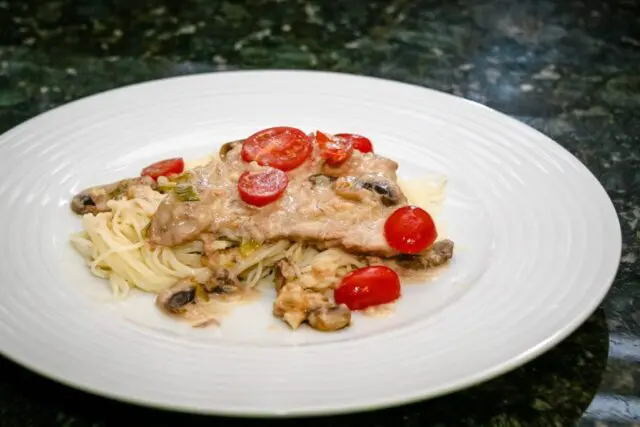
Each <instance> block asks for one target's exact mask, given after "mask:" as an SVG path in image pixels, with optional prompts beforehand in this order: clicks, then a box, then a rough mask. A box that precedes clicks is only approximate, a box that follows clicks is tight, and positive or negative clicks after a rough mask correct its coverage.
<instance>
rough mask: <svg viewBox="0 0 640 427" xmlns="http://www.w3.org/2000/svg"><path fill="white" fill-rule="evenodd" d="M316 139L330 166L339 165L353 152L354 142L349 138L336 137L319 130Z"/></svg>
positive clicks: (323, 156)
mask: <svg viewBox="0 0 640 427" xmlns="http://www.w3.org/2000/svg"><path fill="white" fill-rule="evenodd" d="M316 141H317V142H318V145H319V146H320V153H321V155H322V158H324V159H325V161H326V162H327V164H328V165H329V166H339V165H341V164H342V163H344V162H345V161H346V160H347V159H349V157H351V153H353V144H352V143H351V140H350V139H349V138H335V137H329V136H328V135H326V134H324V133H322V132H320V131H317V132H316Z"/></svg>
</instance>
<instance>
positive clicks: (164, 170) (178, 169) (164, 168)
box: [140, 157, 184, 179]
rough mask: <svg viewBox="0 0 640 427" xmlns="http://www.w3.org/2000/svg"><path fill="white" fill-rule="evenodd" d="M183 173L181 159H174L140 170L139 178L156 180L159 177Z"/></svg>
mask: <svg viewBox="0 0 640 427" xmlns="http://www.w3.org/2000/svg"><path fill="white" fill-rule="evenodd" d="M183 171H184V160H183V159H182V157H176V158H174V159H166V160H161V161H159V162H156V163H154V164H152V165H149V166H147V167H146V168H144V169H142V172H140V176H149V177H151V178H153V179H158V177H161V176H169V175H172V174H174V173H182V172H183Z"/></svg>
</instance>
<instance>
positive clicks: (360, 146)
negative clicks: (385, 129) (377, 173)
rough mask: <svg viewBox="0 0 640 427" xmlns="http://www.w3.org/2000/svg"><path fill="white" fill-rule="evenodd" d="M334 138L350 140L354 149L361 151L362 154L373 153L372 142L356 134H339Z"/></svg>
mask: <svg viewBox="0 0 640 427" xmlns="http://www.w3.org/2000/svg"><path fill="white" fill-rule="evenodd" d="M334 138H343V139H348V140H350V141H351V145H353V148H355V149H356V150H358V151H360V152H361V153H372V152H373V144H371V140H370V139H369V138H367V137H366V136H362V135H356V134H354V133H339V134H337V135H334Z"/></svg>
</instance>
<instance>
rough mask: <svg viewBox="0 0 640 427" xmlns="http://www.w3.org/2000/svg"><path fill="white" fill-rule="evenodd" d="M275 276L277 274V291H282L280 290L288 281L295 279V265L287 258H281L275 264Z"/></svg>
mask: <svg viewBox="0 0 640 427" xmlns="http://www.w3.org/2000/svg"><path fill="white" fill-rule="evenodd" d="M274 276H275V285H276V292H280V290H281V289H282V288H283V287H284V285H286V284H287V282H289V281H291V280H293V279H295V277H296V273H295V271H294V270H293V267H292V266H291V264H289V262H288V261H287V260H284V259H283V260H281V261H278V262H277V263H276V265H275V266H274Z"/></svg>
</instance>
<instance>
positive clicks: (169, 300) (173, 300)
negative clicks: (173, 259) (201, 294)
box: [156, 278, 197, 314]
mask: <svg viewBox="0 0 640 427" xmlns="http://www.w3.org/2000/svg"><path fill="white" fill-rule="evenodd" d="M196 286H197V284H196V283H195V282H194V281H193V279H191V278H186V279H180V280H178V281H177V282H176V283H175V284H174V285H173V286H172V287H170V288H169V289H166V290H164V291H162V292H160V293H159V294H158V296H157V297H156V305H157V306H158V307H160V309H161V310H162V311H164V312H165V313H168V314H180V313H182V312H183V311H184V308H185V307H186V306H187V305H188V304H190V303H192V302H193V301H194V300H195V298H196Z"/></svg>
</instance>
